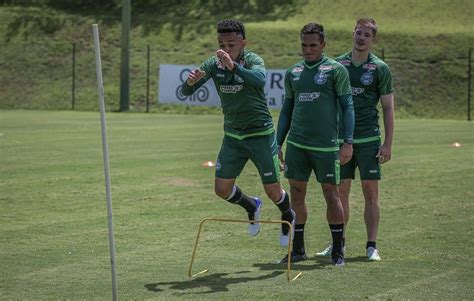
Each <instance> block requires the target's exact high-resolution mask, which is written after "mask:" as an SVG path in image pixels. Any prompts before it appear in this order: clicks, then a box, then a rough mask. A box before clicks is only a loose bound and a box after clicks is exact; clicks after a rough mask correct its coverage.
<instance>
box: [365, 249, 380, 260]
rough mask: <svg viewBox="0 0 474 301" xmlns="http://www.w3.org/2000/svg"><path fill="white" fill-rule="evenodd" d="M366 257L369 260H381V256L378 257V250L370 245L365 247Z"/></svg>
mask: <svg viewBox="0 0 474 301" xmlns="http://www.w3.org/2000/svg"><path fill="white" fill-rule="evenodd" d="M367 258H369V260H370V261H379V260H382V258H380V255H379V252H378V251H377V249H376V248H372V247H368V248H367Z"/></svg>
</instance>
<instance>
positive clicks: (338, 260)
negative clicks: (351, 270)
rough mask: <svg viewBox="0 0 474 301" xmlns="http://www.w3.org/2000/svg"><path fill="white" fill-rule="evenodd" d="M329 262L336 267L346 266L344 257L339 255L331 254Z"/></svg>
mask: <svg viewBox="0 0 474 301" xmlns="http://www.w3.org/2000/svg"><path fill="white" fill-rule="evenodd" d="M331 260H332V264H334V265H335V266H337V267H342V266H345V265H346V262H345V260H344V255H342V254H340V253H335V254H332V255H331Z"/></svg>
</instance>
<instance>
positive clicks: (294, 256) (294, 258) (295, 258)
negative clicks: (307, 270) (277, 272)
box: [278, 252, 308, 264]
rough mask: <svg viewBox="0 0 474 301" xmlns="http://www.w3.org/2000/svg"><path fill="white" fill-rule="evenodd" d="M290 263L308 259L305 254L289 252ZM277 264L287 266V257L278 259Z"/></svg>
mask: <svg viewBox="0 0 474 301" xmlns="http://www.w3.org/2000/svg"><path fill="white" fill-rule="evenodd" d="M290 256H291V262H298V261H304V260H306V259H308V256H306V254H305V253H303V254H300V253H293V252H291V255H290ZM278 263H282V264H287V263H288V255H285V257H283V258H282V259H280V260H279V261H278Z"/></svg>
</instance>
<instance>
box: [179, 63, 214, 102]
mask: <svg viewBox="0 0 474 301" xmlns="http://www.w3.org/2000/svg"><path fill="white" fill-rule="evenodd" d="M210 64H212V61H211V60H207V61H206V62H204V63H203V64H202V65H201V66H200V67H199V68H197V69H194V70H192V71H191V72H189V74H188V77H187V78H186V80H185V81H184V83H183V84H182V85H181V93H183V95H192V94H193V93H194V91H196V90H197V89H199V88H200V87H201V86H202V85H204V83H205V82H207V80H208V79H209V78H210V77H211V75H210V70H211V68H210V67H209V65H210ZM206 70H207V72H206Z"/></svg>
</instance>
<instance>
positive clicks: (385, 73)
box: [377, 64, 393, 95]
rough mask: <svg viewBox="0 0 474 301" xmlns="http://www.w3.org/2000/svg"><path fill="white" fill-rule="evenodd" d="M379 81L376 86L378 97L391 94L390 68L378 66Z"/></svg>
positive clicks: (384, 65)
mask: <svg viewBox="0 0 474 301" xmlns="http://www.w3.org/2000/svg"><path fill="white" fill-rule="evenodd" d="M378 76H379V81H378V84H377V89H378V91H379V94H380V95H387V94H391V93H393V87H392V73H391V72H390V68H389V67H388V66H387V65H386V64H383V65H381V66H379V74H378Z"/></svg>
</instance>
